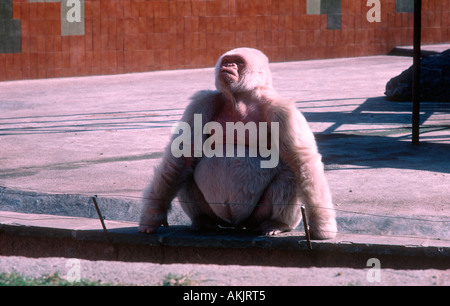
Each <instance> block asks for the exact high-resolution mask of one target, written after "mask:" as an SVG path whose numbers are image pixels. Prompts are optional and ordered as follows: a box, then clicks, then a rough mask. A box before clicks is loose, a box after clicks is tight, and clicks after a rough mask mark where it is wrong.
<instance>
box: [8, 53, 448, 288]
mask: <svg viewBox="0 0 450 306" xmlns="http://www.w3.org/2000/svg"><path fill="white" fill-rule="evenodd" d="M411 63H412V59H411V58H406V57H388V56H376V57H362V58H346V59H335V60H318V61H304V62H291V63H274V64H271V69H272V73H273V77H274V86H275V88H276V89H277V90H278V91H279V92H280V94H282V95H283V96H287V97H292V98H293V99H295V101H297V106H298V108H299V109H300V110H301V111H302V112H303V113H304V115H305V116H306V118H307V119H308V121H309V122H310V125H311V128H312V130H313V131H314V132H315V133H316V135H317V140H318V144H319V147H320V150H321V153H322V155H323V157H324V162H325V165H326V172H327V177H328V179H329V182H330V186H331V189H332V192H333V196H334V201H335V203H336V205H337V207H336V208H337V209H338V215H342V216H347V215H348V214H350V215H357V216H369V214H371V215H372V216H373V215H392V216H402V217H405V216H406V217H409V218H415V219H417V218H420V219H425V220H432V221H439V222H432V223H433V224H434V225H436V224H437V226H439V227H440V228H441V229H442V232H441V233H440V234H439V231H438V233H437V235H438V237H439V238H441V239H449V236H448V229H447V228H448V223H442V222H441V221H443V220H444V221H445V220H446V221H448V220H449V219H450V203H449V200H448V199H449V198H450V187H449V186H450V155H449V154H448V152H449V148H450V127H449V122H450V104H439V103H434V102H425V103H423V104H422V117H421V124H422V129H421V131H422V134H421V139H422V140H423V143H422V145H420V146H417V147H416V146H412V145H411V144H410V138H411V137H410V136H411V131H410V125H411V123H410V122H411V113H410V112H411V105H410V104H409V103H394V102H387V101H385V100H384V98H383V93H384V86H385V84H386V82H387V81H388V80H389V79H390V78H391V77H393V76H396V75H398V74H399V73H401V72H402V71H403V70H404V69H406V68H408V67H409V66H410V65H411ZM213 87H214V82H213V70H212V69H199V70H180V71H162V72H150V73H139V74H127V75H116V76H100V77H84V78H64V79H48V80H31V81H15V82H2V83H0V142H1V147H0V186H3V187H6V188H7V189H2V190H0V191H2V192H3V195H4V196H3V197H2V199H1V200H0V209H7V210H13V209H14V207H16V208H17V207H20V205H21V201H20V200H18V199H14V201H12V200H11V201H10V200H8V199H11V197H10V196H5V194H7V195H9V194H11V190H14V191H15V192H17V194H18V195H19V197H20V193H21V192H24V191H25V192H27V191H36V192H37V193H39V194H42V193H52V194H53V193H58V194H78V195H87V196H91V195H94V194H97V195H99V196H100V198H101V197H105V198H111V197H112V198H117V196H119V198H121V199H125V200H130V201H131V204H130V205H129V206H130V207H132V208H130V207H127V208H126V209H127V210H128V211H129V214H128V215H127V216H126V218H128V219H130V220H133V219H136V212H137V211H139V209H138V207H136V209H134V208H133V207H134V206H139V204H138V203H139V197H140V196H141V194H142V190H143V188H144V187H145V186H146V185H147V183H148V182H149V180H150V179H151V176H152V167H153V166H154V165H155V164H157V163H158V161H159V158H160V157H161V152H162V150H163V148H164V146H165V145H166V143H167V141H168V137H169V135H170V127H171V126H172V124H174V123H175V122H176V121H177V120H179V118H180V116H181V114H182V112H183V109H184V107H185V106H186V105H187V103H188V98H189V97H190V96H191V95H192V94H193V93H195V92H196V91H197V90H200V89H212V88H213ZM63 197H65V198H62V199H60V200H59V201H60V202H64V200H63V199H66V200H67V203H71V202H70V199H71V197H69V196H63ZM5 199H6V200H5ZM41 204H42V205H43V203H41V202H39V201H38V200H36V201H34V202H31V206H33V207H32V208H31V210H32V211H30V212H34V211H36V210H39V206H40V205H41ZM57 205H58V203H56V204H55V205H54V206H53V207H54V211H53V212H55V211H57V210H58V208H57V207H56V206H57ZM25 206H26V208H27V209H30V203H27V205H25ZM25 206H24V207H25ZM80 207H81V206H77V205H74V206H73V209H72V211H71V212H72V213H73V214H74V215H76V214H77V213H79V212H78V211H77V210H78V209H80ZM114 209H116V210H119V211H120V210H124V209H123V207H121V206H120V205H119V204H118V205H116V207H115V208H114ZM69 210H70V208H69ZM174 210H175V213H174V215H176V217H171V219H170V220H169V222H171V223H177V222H178V223H183V222H187V220H186V219H183V217H180V214H179V209H178V208H177V207H176V206H175V209H174ZM19 211H21V208H19ZM24 211H25V210H24ZM25 212H26V211H25ZM43 212H45V213H52V208H51V207H50V208H49V207H46V210H45V211H43ZM394 223H395V222H394ZM411 230H414V229H411ZM413 234H415V232H414V231H413ZM1 260H3V261H2V265H1V267H2V269H7V268H6V267H7V265H5V266H4V265H3V262H10V261H9V260H11V261H12V262H21V261H22V260H21V259H17V258H9V259H8V258H2V259H1ZM14 260H17V261H14ZM23 262H24V263H25V262H26V261H23ZM32 262H34V263H31V264H32V265H34V264H36V265H38V266H39V265H40V262H45V259H39V260H32ZM86 266H89V264H88V263H86ZM157 266H158V265H154V266H152V269H157V268H156V267H157ZM4 267H5V268H4ZM172 268H174V269H175V270H171V269H172ZM197 268H198V269H200V270H201V269H202V267H201V265H199V266H198V267H197ZM8 269H9V268H8ZM127 269H131V268H130V267H127ZM230 269H232V267H230ZM255 269H256V271H260V272H261V271H262V270H264V269H268V268H255ZM274 269H278V268H274ZM138 270H139V269H138ZM163 270H164V271H176V268H175V267H174V266H171V267H163V269H162V270H161V271H163ZM181 270H182V271H184V270H183V269H181ZM220 270H221V272H220V273H223V275H230V274H227V272H226V271H227V269H223V271H222V268H221V269H220ZM313 270H314V269H313ZM313 270H304V271H303V272H302V271H300V270H292V271H294V272H295V273H294V272H293V274H292V275H298V274H299V273H300V272H301V273H300V274H302V273H310V272H311V271H313ZM230 271H231V270H230ZM265 271H268V270H265ZM280 271H281V270H280ZM282 271H287V270H282ZM306 271H309V272H306ZM316 272H317V271H316ZM360 272H361V271H357V272H355V273H360ZM416 272H417V271H414V273H413V274H408V273H409V272H408V273H407V275H412V276H411V279H412V280H413V281H412V282H414V281H417V282H418V283H420V282H423V281H425V282H429V283H430V284H431V283H433V281H434V280H436V283H438V281H437V279H436V278H433V275H434V274H433V272H430V271H428V272H430V273H431V274H427V273H428V272H426V273H425V272H423V273H422V274H420V275H423V276H424V277H423V278H421V276H420V275H419V274H416ZM446 272H448V271H446ZM92 273H94V274H93V275H95V272H92ZM136 273H137V272H136ZM161 273H162V272H161ZM183 273H184V272H183ZM198 273H200V274H199V275H201V272H198ZM215 273H219V272H215ZM230 273H231V275H234V274H233V272H230ZM287 273H288V272H287ZM327 273H328V272H327ZM339 273H341V274H339ZM342 273H344V272H339V271H337V270H336V271H334V270H332V271H331V272H330V274H329V275H330V281H331V282H332V283H333V284H341V283H335V282H333V280H336V279H339V278H335V279H333V278H332V277H331V275H336V274H339V275H343V274H342ZM345 273H347V272H345ZM345 273H344V274H345ZM349 273H353V272H351V271H349ZM405 273H406V272H405ZM207 274H208V273H207ZM257 274H258V273H257ZM288 274H289V273H288ZM288 274H286V277H287V278H286V279H290V278H289V276H288ZM314 274H315V273H311V277H312V276H313V275H314ZM258 275H259V277H255V278H253V281H254V282H257V279H265V278H266V277H264V276H262V277H261V275H264V273H262V274H261V273H259V274H258ZM283 275H284V274H283ZM358 275H359V274H358ZM400 275H402V272H400ZM405 275H406V274H405ZM446 275H448V273H447V274H446ZM435 276H436V275H435ZM358 277H359V276H358ZM408 277H409V276H408ZM436 277H437V278H438V279H439V277H440V276H439V275H437V276H436ZM205 278H206V277H205ZM312 278H313V277H312ZM200 279H204V277H203V276H200ZM242 279H243V280H245V277H244V276H243V277H242V278H238V279H236V278H233V279H227V277H226V276H224V278H223V279H222V281H221V282H222V283H223V284H228V283H233V282H236V283H238V282H240V281H242ZM310 279H311V278H310ZM154 280H155V281H156V279H154ZM154 280H151V281H150V282H151V283H154ZM125 282H128V281H125ZM349 282H359V278H358V279H354V278H352V277H350V278H349V279H348V280H345V281H344V284H349ZM401 282H402V281H399V283H401ZM359 283H361V282H359ZM252 284H253V283H252ZM447 284H448V282H447Z"/></svg>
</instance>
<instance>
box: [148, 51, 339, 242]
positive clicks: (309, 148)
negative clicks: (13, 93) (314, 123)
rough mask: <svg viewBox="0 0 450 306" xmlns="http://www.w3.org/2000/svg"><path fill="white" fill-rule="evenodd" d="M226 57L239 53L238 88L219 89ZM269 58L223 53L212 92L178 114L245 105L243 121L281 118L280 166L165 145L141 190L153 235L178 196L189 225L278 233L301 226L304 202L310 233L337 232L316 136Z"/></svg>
mask: <svg viewBox="0 0 450 306" xmlns="http://www.w3.org/2000/svg"><path fill="white" fill-rule="evenodd" d="M227 55H239V56H240V57H241V58H243V59H244V61H245V64H246V65H245V69H244V70H243V72H242V73H241V74H242V75H241V76H240V77H241V79H240V81H239V82H238V84H235V85H236V86H237V87H230V86H229V87H227V88H224V87H223V86H222V84H223V82H221V81H220V80H219V78H220V76H219V69H220V67H221V63H222V59H223V57H224V56H227ZM268 64H269V61H268V59H267V57H266V56H265V55H264V54H263V53H262V52H260V51H258V50H256V49H250V48H239V49H234V50H231V51H229V52H227V53H225V54H224V55H222V56H221V57H220V58H219V61H218V62H217V65H216V87H217V91H201V92H199V93H197V94H195V95H194V96H193V97H192V102H191V103H190V104H189V106H188V107H187V108H186V110H185V113H184V115H183V118H182V119H181V120H182V121H184V122H187V123H188V124H190V125H191V126H192V124H193V117H194V114H202V122H203V124H205V123H207V122H209V121H212V120H214V119H216V118H219V119H224V117H223V116H225V118H226V116H227V115H224V114H222V113H221V110H222V108H223V107H224V106H225V105H232V103H237V102H240V103H245V105H246V107H245V108H243V109H244V110H245V111H246V113H245V114H244V115H243V117H242V118H243V119H245V118H247V117H250V118H253V120H254V121H259V122H262V121H267V122H268V123H270V122H279V124H280V139H279V145H280V159H281V161H280V163H279V165H278V166H277V167H276V168H273V169H261V168H259V167H258V165H259V162H260V160H261V158H260V157H252V158H250V157H222V158H219V157H211V158H206V157H203V158H197V159H194V158H184V157H181V158H175V157H174V156H173V155H172V154H171V152H170V144H169V145H168V148H167V149H166V151H165V154H164V157H163V161H162V163H161V165H159V167H157V168H156V171H155V176H154V179H153V182H152V184H151V185H150V187H149V188H148V190H147V191H146V194H145V201H144V208H143V211H142V216H141V224H140V230H141V231H142V232H147V233H153V232H155V231H156V229H157V228H158V227H159V226H160V225H162V224H163V225H164V224H166V223H167V221H166V218H167V211H168V210H169V209H170V203H171V201H172V200H173V198H174V197H175V196H177V195H178V198H179V200H180V203H181V206H182V207H183V209H184V211H185V212H186V214H187V215H188V216H189V217H190V218H191V219H192V221H193V226H194V228H203V227H206V228H209V227H214V226H217V225H219V224H221V225H228V226H230V225H231V226H245V227H248V228H254V229H257V230H259V231H260V232H261V233H263V234H276V233H279V232H282V231H287V230H291V229H293V228H295V227H296V226H297V225H298V224H299V222H300V220H301V212H300V203H301V202H302V203H304V204H305V205H306V209H307V216H308V219H309V223H310V230H311V235H312V237H313V238H314V239H328V238H333V237H335V235H336V232H337V227H336V221H335V211H334V209H333V203H332V199H331V194H330V190H329V187H328V183H327V180H326V178H325V174H324V168H323V164H322V161H321V155H320V154H319V153H318V151H317V146H316V142H315V139H314V135H313V133H312V132H311V130H310V129H309V126H308V124H307V122H306V120H305V118H304V117H303V115H302V114H301V113H300V112H299V111H298V110H297V109H296V107H295V103H294V102H293V101H291V100H287V99H283V98H281V97H280V96H279V95H278V94H277V92H276V91H275V90H274V89H273V87H272V77H271V74H270V70H269V65H268ZM225 85H227V84H225ZM230 103H231V104H230ZM247 110H248V111H247ZM218 116H219V117H218ZM221 116H222V117H221ZM174 137H175V136H174Z"/></svg>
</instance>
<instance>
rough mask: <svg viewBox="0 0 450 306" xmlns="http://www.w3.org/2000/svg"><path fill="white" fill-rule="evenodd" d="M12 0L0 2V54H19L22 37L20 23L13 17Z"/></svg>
mask: <svg viewBox="0 0 450 306" xmlns="http://www.w3.org/2000/svg"><path fill="white" fill-rule="evenodd" d="M12 9H13V3H12V0H2V2H1V3H0V53H21V52H22V35H21V27H20V26H21V23H20V20H18V19H12V17H13V11H12Z"/></svg>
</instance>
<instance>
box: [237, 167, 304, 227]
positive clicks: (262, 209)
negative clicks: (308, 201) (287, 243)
mask: <svg viewBox="0 0 450 306" xmlns="http://www.w3.org/2000/svg"><path fill="white" fill-rule="evenodd" d="M296 198H297V197H296V184H295V178H294V175H293V173H292V171H290V170H289V169H288V168H287V167H282V168H281V169H280V172H279V173H278V174H277V176H275V177H274V179H273V180H272V181H271V182H270V184H269V185H268V186H267V188H266V190H265V191H264V193H263V195H262V196H261V199H260V200H259V202H258V205H257V206H256V207H255V210H254V211H253V213H252V215H251V216H250V217H249V219H247V220H246V222H245V224H244V226H247V227H249V228H256V229H257V231H258V232H260V233H261V234H263V235H276V234H279V233H282V232H287V231H290V230H292V229H294V228H296V227H297V225H298V224H299V223H300V221H301V208H300V204H298V203H297V200H296Z"/></svg>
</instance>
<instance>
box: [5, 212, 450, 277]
mask: <svg viewBox="0 0 450 306" xmlns="http://www.w3.org/2000/svg"><path fill="white" fill-rule="evenodd" d="M105 223H106V227H107V229H108V236H109V239H110V242H108V240H107V238H106V236H105V233H104V232H103V229H102V227H101V224H100V222H99V220H96V219H88V218H77V217H62V216H54V215H32V214H22V213H13V212H0V245H1V249H0V254H2V255H19V256H28V257H78V258H86V259H91V260H118V261H140V262H157V263H165V264H167V263H215V264H241V265H269V266H303V267H308V266H342V267H361V266H365V265H366V262H367V260H368V259H369V258H372V257H375V258H378V259H380V261H381V263H382V265H383V267H385V268H388V267H389V268H409V269H424V268H437V269H444V268H446V269H448V268H450V260H449V259H450V242H449V241H446V240H445V241H444V240H435V239H426V238H424V239H419V238H411V237H385V236H383V237H381V236H369V235H354V234H339V235H338V236H337V237H336V238H335V239H332V240H326V241H312V248H313V250H309V249H308V246H307V243H306V241H305V237H304V234H303V233H302V232H296V231H295V232H290V233H285V234H282V235H279V236H275V237H266V236H256V235H254V234H252V233H250V232H248V231H244V230H231V229H224V230H221V231H218V232H200V233H199V232H193V231H191V230H190V229H189V227H187V226H171V227H169V228H161V229H160V231H158V233H157V234H155V235H144V234H140V233H138V231H137V224H136V223H131V222H118V221H106V222H105Z"/></svg>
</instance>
